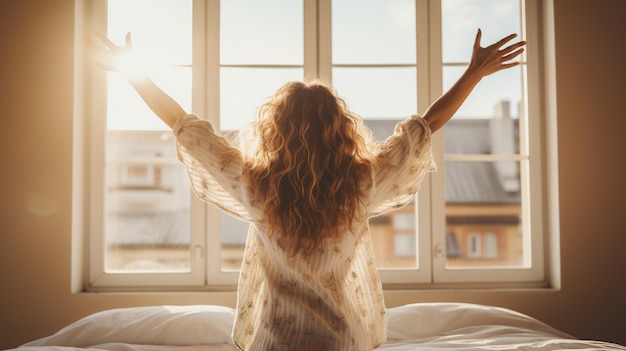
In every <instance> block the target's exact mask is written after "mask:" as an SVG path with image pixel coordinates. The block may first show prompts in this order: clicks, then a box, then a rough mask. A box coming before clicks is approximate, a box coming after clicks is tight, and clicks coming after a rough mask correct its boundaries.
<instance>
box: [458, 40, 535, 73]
mask: <svg viewBox="0 0 626 351" xmlns="http://www.w3.org/2000/svg"><path fill="white" fill-rule="evenodd" d="M516 36H517V34H511V35H509V36H506V37H504V38H502V39H500V40H499V41H497V42H496V43H494V44H492V45H489V46H487V47H482V46H480V39H481V37H482V32H481V30H480V29H478V33H476V39H475V40H474V47H473V51H472V59H471V61H470V65H469V67H468V71H472V72H475V73H476V74H478V75H479V76H481V77H484V76H488V75H490V74H492V73H495V72H498V71H500V70H503V69H506V68H511V67H514V66H517V65H519V64H520V62H519V61H511V60H513V59H515V58H516V57H517V56H519V55H520V54H521V53H522V52H524V45H526V42H525V41H520V42H517V43H515V44H511V45H509V46H507V47H505V48H503V49H500V48H501V47H502V46H504V45H505V44H506V43H508V42H509V41H511V40H512V39H513V38H515V37H516Z"/></svg>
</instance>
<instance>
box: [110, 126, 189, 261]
mask: <svg viewBox="0 0 626 351" xmlns="http://www.w3.org/2000/svg"><path fill="white" fill-rule="evenodd" d="M106 143H107V144H106V145H107V146H106V148H107V149H106V158H107V160H106V166H105V167H106V177H105V178H106V180H105V182H106V184H105V195H106V196H105V244H106V253H105V255H106V258H105V270H106V271H189V270H190V262H191V261H190V248H189V247H190V234H189V230H190V220H189V218H190V217H189V213H190V212H189V210H190V202H191V193H190V189H189V186H188V181H187V176H186V173H185V170H184V168H183V166H182V165H181V164H180V162H178V160H177V158H176V151H175V147H174V138H173V135H172V133H171V132H170V131H109V132H108V133H107V138H106Z"/></svg>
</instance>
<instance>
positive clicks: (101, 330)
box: [22, 305, 235, 347]
mask: <svg viewBox="0 0 626 351" xmlns="http://www.w3.org/2000/svg"><path fill="white" fill-rule="evenodd" d="M234 321H235V310H234V309H232V308H228V307H223V306H213V305H196V306H150V307H132V308H118V309H112V310H106V311H102V312H98V313H94V314H92V315H89V316H87V317H84V318H82V319H80V320H78V321H76V322H74V323H72V324H70V325H68V326H67V327H65V328H63V329H61V330H59V331H58V332H57V333H55V334H53V335H51V336H48V337H45V338H42V339H39V340H36V341H33V342H30V343H28V344H25V345H22V346H23V347H26V346H72V347H88V346H92V345H99V344H105V343H128V344H145V345H180V346H185V345H210V344H222V343H230V344H232V343H233V341H232V337H231V333H232V328H233V323H234Z"/></svg>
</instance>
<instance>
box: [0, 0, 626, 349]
mask: <svg viewBox="0 0 626 351" xmlns="http://www.w3.org/2000/svg"><path fill="white" fill-rule="evenodd" d="M624 10H626V2H624V1H622V0H603V1H593V0H555V14H556V16H555V17H556V18H555V20H556V56H557V63H556V78H557V81H556V84H557V86H558V93H557V98H558V100H557V102H558V105H557V108H558V113H559V119H558V127H559V129H558V149H559V163H558V167H559V174H560V179H559V186H560V189H559V191H560V214H561V221H560V228H561V258H562V259H561V270H562V275H561V284H562V285H561V289H560V290H549V291H536V290H535V291H528V290H526V291H514V290H512V291H430V292H424V291H390V292H387V294H386V298H387V301H388V304H389V305H390V306H395V305H399V304H404V303H410V302H425V301H465V302H474V303H485V304H492V305H500V306H504V307H509V308H513V309H517V310H520V311H522V312H525V313H527V314H530V315H532V316H535V317H538V318H540V319H542V320H544V321H546V322H548V323H550V324H552V325H554V326H555V327H557V328H560V329H562V330H564V331H566V332H569V333H571V334H574V335H576V336H578V337H580V338H594V339H600V340H608V341H613V342H618V343H622V344H626V327H625V326H624V315H626V303H624V301H623V298H624V296H626V286H625V283H626V282H625V279H624V275H623V267H624V263H623V262H624V258H623V257H624V250H625V249H626V233H624V229H623V228H624V226H623V218H622V217H623V215H624V205H623V203H624V201H623V199H624V198H625V195H626V194H624V189H625V188H626V187H624V185H623V182H622V181H623V174H622V173H621V172H620V170H621V163H622V162H623V160H624V156H623V155H622V156H620V154H618V150H620V151H621V150H626V138H625V137H624V136H623V135H622V134H623V132H622V131H623V130H626V119H625V118H623V114H624V112H623V110H624V87H623V83H624V82H626V76H625V72H626V70H625V69H624V66H623V64H624V62H626V53H625V52H624V48H623V46H622V44H620V43H622V35H623V33H626V21H624V20H623V18H622V17H623V14H624V13H626V11H624ZM73 11H74V2H73V1H72V0H55V1H49V0H3V1H1V2H0V48H1V51H0V82H1V83H0V84H1V85H0V89H1V94H0V122H1V123H2V125H1V128H0V155H1V159H0V161H1V162H2V166H1V171H0V194H1V196H0V248H1V250H2V254H1V255H0V281H1V282H2V283H1V284H2V287H1V288H0V311H2V313H1V315H0V348H8V347H14V346H17V345H19V344H21V343H24V342H26V341H29V340H32V339H35V338H39V337H42V336H45V335H48V334H50V333H53V332H55V331H56V330H58V329H59V328H60V327H62V326H64V325H66V324H68V323H70V322H72V321H74V320H76V319H78V318H80V317H83V316H85V315H87V314H89V313H92V312H95V311H98V310H102V309H106V308H113V307H125V306H138V305H153V304H225V305H233V304H234V302H235V298H234V294H233V293H185V292H181V293H151V294H143V293H134V294H72V293H71V291H70V285H71V281H70V272H71V266H70V258H71V254H72V252H71V245H70V244H71V243H70V239H71V238H70V236H71V229H72V220H71V208H72V192H71V191H72V163H71V162H72V72H73V62H72V59H73V53H72V50H73V21H74V18H73Z"/></svg>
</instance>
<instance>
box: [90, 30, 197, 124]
mask: <svg viewBox="0 0 626 351" xmlns="http://www.w3.org/2000/svg"><path fill="white" fill-rule="evenodd" d="M96 35H97V36H98V38H100V42H99V43H96V44H98V46H97V47H95V50H97V52H96V54H97V55H98V57H99V60H98V64H99V65H100V66H102V67H103V68H105V69H108V70H113V71H118V72H120V73H122V74H124V75H125V76H126V78H127V79H128V81H129V82H130V84H131V85H132V86H133V88H135V90H136V91H137V93H138V94H139V96H141V98H142V99H143V101H144V102H145V103H146V104H147V105H148V107H149V108H150V109H151V110H152V111H153V112H154V113H155V114H156V115H157V116H158V117H159V118H160V119H161V120H163V122H165V124H167V125H168V126H169V127H170V128H172V127H173V126H174V124H175V123H176V121H177V120H178V119H179V118H180V117H182V116H184V115H186V114H187V112H186V111H185V110H184V109H183V108H182V107H181V106H180V105H179V104H178V102H176V101H175V100H174V99H173V98H172V97H171V96H169V95H167V94H166V93H165V92H164V91H163V90H161V88H159V87H158V86H157V85H156V84H154V82H153V81H152V80H150V78H148V76H147V75H145V74H143V73H140V72H141V70H136V68H137V67H136V66H137V65H140V64H141V63H138V62H133V59H132V58H131V57H129V56H132V55H131V49H132V46H131V40H130V33H128V34H127V35H126V43H125V45H124V46H118V45H115V44H114V43H113V42H111V40H109V38H107V37H106V36H105V35H104V34H102V33H99V32H98V33H96Z"/></svg>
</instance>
